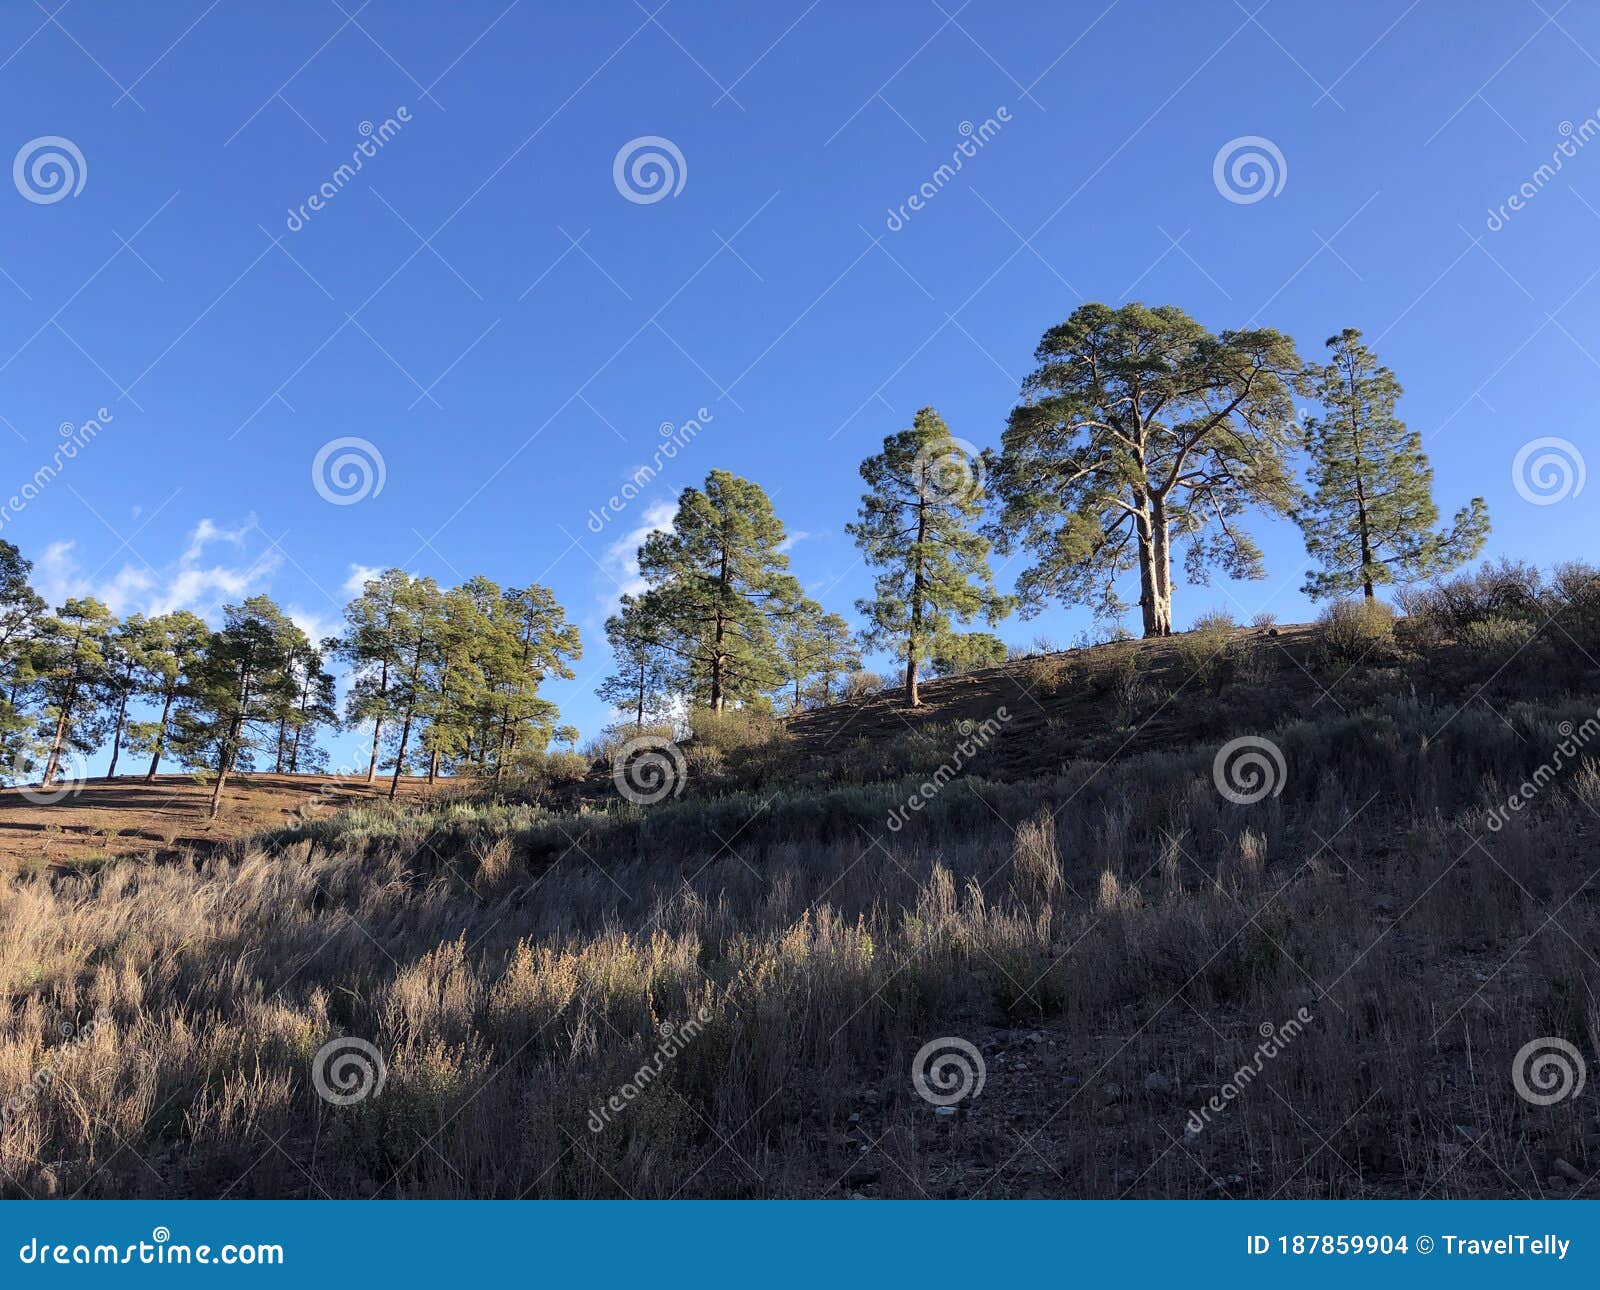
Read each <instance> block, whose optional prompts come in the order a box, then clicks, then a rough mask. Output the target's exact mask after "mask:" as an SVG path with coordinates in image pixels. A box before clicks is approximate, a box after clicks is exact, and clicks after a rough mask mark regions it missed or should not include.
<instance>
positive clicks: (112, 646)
mask: <svg viewBox="0 0 1600 1290" xmlns="http://www.w3.org/2000/svg"><path fill="white" fill-rule="evenodd" d="M149 626H150V625H149V622H148V621H147V620H146V619H145V617H144V615H143V614H133V615H131V616H130V617H128V618H125V619H123V620H122V622H120V623H118V624H117V626H116V627H115V628H114V629H113V630H112V631H111V633H110V634H109V635H108V636H107V638H106V701H107V703H108V704H109V705H110V706H111V708H112V709H113V710H114V712H115V714H116V715H115V716H114V717H113V718H112V721H111V761H110V763H109V764H108V765H107V766H106V778H107V779H113V778H115V776H116V773H117V763H118V762H119V761H120V760H121V759H122V737H123V732H124V731H125V729H126V727H127V724H128V705H129V704H130V703H132V702H133V701H134V700H135V699H137V698H138V697H139V692H140V688H141V687H140V676H141V674H142V672H143V670H144V651H145V647H146V643H147V636H148V633H149Z"/></svg>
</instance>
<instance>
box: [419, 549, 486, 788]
mask: <svg viewBox="0 0 1600 1290" xmlns="http://www.w3.org/2000/svg"><path fill="white" fill-rule="evenodd" d="M499 599H500V588H499V587H497V586H496V585H495V584H494V583H493V582H491V581H489V579H487V578H485V577H482V576H478V577H474V578H470V579H468V581H467V582H465V583H463V584H462V585H461V586H459V587H452V588H450V590H448V591H446V592H445V593H444V594H443V596H442V597H441V605H440V621H439V624H438V628H437V648H436V650H435V653H434V657H433V661H432V665H431V667H430V669H429V676H428V680H427V683H426V686H425V690H424V698H425V700H426V703H425V707H424V713H423V715H424V717H425V724H424V726H423V730H422V735H421V738H420V743H421V745H422V748H423V749H424V750H425V751H426V752H427V754H428V782H429V783H430V784H432V783H434V782H435V781H436V780H437V779H438V777H439V770H440V768H441V766H445V765H449V766H452V767H454V766H455V765H457V764H458V763H459V762H460V761H461V760H462V759H463V758H465V757H466V756H467V755H468V752H469V750H470V749H471V746H472V732H473V729H474V725H475V722H476V721H477V719H478V716H479V714H480V712H481V711H482V709H483V706H484V702H485V680H484V673H483V657H482V655H483V650H482V648H481V646H482V642H483V641H484V639H485V637H486V634H487V632H488V630H489V621H490V618H491V616H492V613H493V610H494V606H495V605H496V604H498V602H499Z"/></svg>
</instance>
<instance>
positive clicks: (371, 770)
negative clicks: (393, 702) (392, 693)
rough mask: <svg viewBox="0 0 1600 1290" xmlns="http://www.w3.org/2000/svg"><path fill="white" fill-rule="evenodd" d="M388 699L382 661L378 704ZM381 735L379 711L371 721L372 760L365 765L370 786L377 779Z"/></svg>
mask: <svg viewBox="0 0 1600 1290" xmlns="http://www.w3.org/2000/svg"><path fill="white" fill-rule="evenodd" d="M388 698H389V660H388V659H384V660H383V671H382V672H381V673H380V674H379V678H378V702H379V704H380V705H381V704H383V703H384V702H385V701H387V699H388ZM382 734H383V713H382V712H381V711H380V712H379V713H378V715H377V716H376V717H374V718H373V719H372V760H371V761H370V762H368V763H367V783H369V784H371V783H372V782H373V781H375V780H376V779H377V778H378V739H379V737H380V736H381V735H382Z"/></svg>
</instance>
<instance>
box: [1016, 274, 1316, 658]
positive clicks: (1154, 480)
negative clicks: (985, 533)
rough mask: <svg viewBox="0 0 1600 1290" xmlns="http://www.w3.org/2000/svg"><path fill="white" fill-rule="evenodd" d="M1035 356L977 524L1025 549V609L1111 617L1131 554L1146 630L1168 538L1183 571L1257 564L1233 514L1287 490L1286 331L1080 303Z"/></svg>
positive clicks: (1166, 623) (1248, 568)
mask: <svg viewBox="0 0 1600 1290" xmlns="http://www.w3.org/2000/svg"><path fill="white" fill-rule="evenodd" d="M1034 357H1035V359H1036V360H1037V362H1038V364H1039V365H1038V367H1037V368H1036V369H1035V371H1034V372H1033V373H1032V374H1031V375H1030V376H1029V377H1028V378H1027V380H1026V381H1025V382H1024V383H1023V387H1022V392H1023V394H1024V396H1025V400H1026V401H1025V402H1023V403H1021V404H1019V405H1018V406H1017V407H1016V408H1014V409H1013V410H1012V413H1011V419H1010V422H1009V424H1008V425H1007V427H1006V431H1005V436H1004V439H1003V441H1002V451H1001V454H1000V456H999V459H998V460H997V461H996V463H995V470H994V477H993V488H994V491H995V492H996V493H997V494H998V495H999V497H1000V498H1001V500H1002V502H1003V503H1004V505H1003V508H1002V510H1001V512H1000V516H999V518H998V521H997V522H996V523H995V524H994V525H993V527H992V529H991V533H992V535H993V536H994V538H995V540H996V541H997V542H998V543H999V544H1000V548H1001V549H1002V550H1004V551H1010V550H1012V549H1013V548H1015V547H1019V546H1020V547H1021V548H1023V549H1024V550H1027V551H1028V552H1030V553H1031V554H1032V555H1033V556H1034V558H1035V563H1034V565H1033V566H1032V567H1031V568H1029V569H1027V570H1025V571H1024V572H1023V574H1022V576H1021V578H1020V579H1019V580H1018V584H1017V589H1018V591H1019V592H1020V593H1021V596H1022V600H1023V604H1024V606H1025V608H1026V609H1027V610H1029V611H1035V612H1036V611H1037V610H1038V609H1039V608H1041V607H1042V606H1043V604H1044V603H1045V602H1046V601H1047V600H1049V599H1052V598H1056V599H1060V600H1063V601H1065V602H1066V603H1068V604H1074V603H1089V604H1092V605H1093V607H1094V608H1095V610H1096V612H1097V613H1099V614H1101V615H1102V616H1106V617H1115V616H1117V615H1118V614H1120V613H1121V612H1122V611H1123V608H1124V606H1123V604H1122V601H1121V599H1120V598H1119V596H1118V594H1117V588H1116V583H1117V579H1118V578H1119V577H1120V576H1121V575H1122V574H1124V573H1126V572H1129V571H1130V570H1133V569H1137V570H1138V571H1139V605H1140V608H1141V611H1142V616H1143V620H1144V634H1145V635H1146V636H1167V635H1170V634H1171V632H1172V544H1173V542H1174V540H1175V539H1176V540H1182V541H1185V542H1186V543H1187V545H1188V550H1187V557H1186V560H1185V570H1186V572H1187V574H1188V576H1189V580H1190V581H1191V582H1201V583H1203V582H1204V581H1205V580H1206V577H1207V570H1208V568H1209V567H1210V566H1212V565H1219V566H1220V567H1221V568H1222V569H1223V570H1224V571H1225V572H1226V573H1227V574H1228V575H1229V576H1231V577H1235V578H1259V577H1263V576H1265V570H1264V568H1263V564H1262V558H1261V551H1260V548H1259V547H1258V546H1257V545H1256V544H1255V542H1254V540H1252V538H1251V537H1250V535H1249V534H1248V533H1246V532H1245V531H1244V530H1243V529H1242V528H1241V527H1240V525H1239V516H1240V514H1241V513H1242V512H1243V511H1244V510H1245V508H1246V507H1247V506H1252V505H1253V506H1257V507H1260V508H1263V509H1265V510H1267V511H1269V512H1275V513H1279V514H1287V513H1288V512H1289V511H1290V510H1291V509H1292V507H1293V504H1294V501H1295V495H1296V494H1295V485H1294V481H1293V479H1292V477H1291V475H1290V473H1289V469H1288V464H1287V457H1288V454H1289V451H1290V449H1291V448H1292V447H1293V433H1294V430H1293V412H1294V409H1293V401H1292V398H1291V393H1292V390H1293V389H1294V388H1295V385H1296V382H1298V381H1299V379H1300V360H1299V357H1298V356H1297V355H1296V354H1295V350H1294V344H1293V342H1291V341H1290V340H1289V339H1288V338H1287V337H1285V336H1282V335H1280V334H1279V333H1278V332H1275V331H1270V330H1249V331H1225V332H1222V333H1221V334H1220V335H1215V336H1213V335H1212V334H1211V333H1210V332H1208V331H1206V330H1205V328H1203V327H1201V326H1200V324H1199V323H1197V322H1195V320H1194V319H1192V318H1190V317H1189V316H1188V315H1187V314H1185V313H1184V312H1183V311H1182V310H1181V309H1176V308H1173V307H1171V306H1163V307H1160V308H1156V309H1151V308H1148V307H1146V306H1144V305H1141V304H1130V305H1124V306H1123V307H1122V308H1120V309H1113V308H1111V307H1110V306H1108V305H1103V304H1086V305H1083V306H1081V307H1080V308H1078V309H1076V310H1074V311H1073V314H1072V316H1071V317H1070V318H1069V319H1067V321H1066V322H1064V323H1062V324H1061V325H1060V326H1059V327H1053V328H1051V330H1049V331H1048V332H1046V333H1045V334H1044V338H1043V339H1042V340H1041V341H1040V342H1039V347H1038V349H1037V350H1036V351H1035V352H1034Z"/></svg>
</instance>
